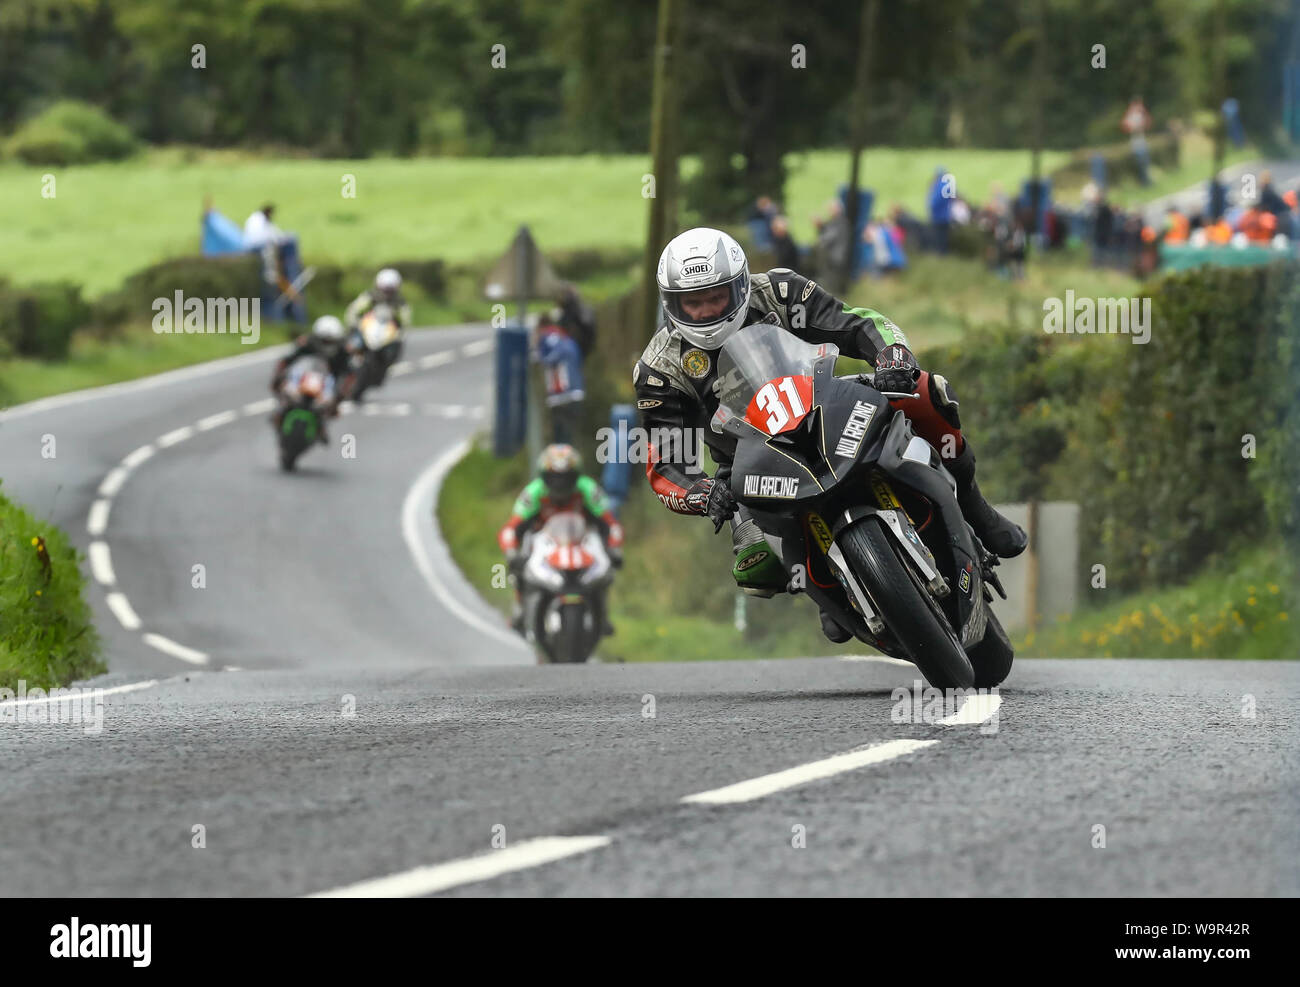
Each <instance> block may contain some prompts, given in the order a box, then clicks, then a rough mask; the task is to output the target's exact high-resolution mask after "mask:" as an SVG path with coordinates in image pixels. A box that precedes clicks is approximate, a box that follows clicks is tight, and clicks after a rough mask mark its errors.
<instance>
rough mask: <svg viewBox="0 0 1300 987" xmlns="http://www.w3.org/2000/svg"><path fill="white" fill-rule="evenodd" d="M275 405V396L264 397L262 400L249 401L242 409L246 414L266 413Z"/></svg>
mask: <svg viewBox="0 0 1300 987" xmlns="http://www.w3.org/2000/svg"><path fill="white" fill-rule="evenodd" d="M274 407H275V398H262V400H261V401H249V402H248V404H246V405H244V407H243V408H242V409H241V410H242V411H243V412H244V414H246V415H264V414H266V413H267V412H268V411H270V410H271V409H272V408H274Z"/></svg>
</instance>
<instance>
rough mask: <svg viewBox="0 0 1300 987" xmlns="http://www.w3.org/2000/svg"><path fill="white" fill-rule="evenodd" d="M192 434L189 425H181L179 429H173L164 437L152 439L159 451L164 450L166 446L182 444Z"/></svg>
mask: <svg viewBox="0 0 1300 987" xmlns="http://www.w3.org/2000/svg"><path fill="white" fill-rule="evenodd" d="M193 434H194V429H193V428H191V427H190V426H189V425H182V426H181V427H180V428H174V429H172V430H171V431H170V432H168V433H167V434H166V435H160V436H158V438H156V439H154V442H156V443H157V444H158V448H159V449H166V448H167V447H168V446H174V445H175V444H176V443H177V442H184V441H185V440H186V439H188V438H189V437H190V436H191V435H193Z"/></svg>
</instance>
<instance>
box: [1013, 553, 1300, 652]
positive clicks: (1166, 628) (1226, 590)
mask: <svg viewBox="0 0 1300 987" xmlns="http://www.w3.org/2000/svg"><path fill="white" fill-rule="evenodd" d="M1295 585H1296V583H1295V573H1294V572H1291V571H1289V567H1288V563H1287V559H1286V557H1285V556H1284V555H1283V553H1282V552H1281V551H1279V550H1278V549H1276V548H1261V549H1256V550H1254V551H1251V552H1247V553H1244V554H1242V555H1241V556H1238V557H1236V558H1234V559H1230V560H1228V561H1226V562H1224V563H1221V564H1210V565H1208V566H1207V567H1206V568H1205V569H1203V570H1202V572H1201V573H1200V575H1198V576H1197V577H1196V578H1194V579H1193V580H1192V581H1191V582H1189V583H1187V584H1186V585H1184V586H1178V587H1172V588H1170V589H1165V590H1161V591H1159V592H1155V593H1142V594H1136V595H1133V596H1129V597H1125V598H1124V599H1122V600H1117V601H1116V602H1115V603H1112V604H1109V605H1107V606H1104V607H1099V608H1097V609H1095V610H1085V611H1080V612H1077V613H1075V614H1074V615H1073V616H1070V617H1068V618H1067V619H1065V620H1058V621H1057V622H1056V623H1055V624H1053V625H1051V626H1049V627H1046V628H1041V629H1040V630H1039V632H1038V633H1036V634H1035V633H1027V634H1024V635H1021V637H1020V640H1019V641H1018V642H1017V648H1016V650H1017V653H1019V654H1022V655H1025V656H1027V657H1036V658H1070V657H1077V656H1080V655H1090V656H1101V657H1106V658H1116V657H1118V658H1252V659H1259V658H1264V659H1275V658H1283V659H1286V658H1289V659H1295V658H1300V637H1298V636H1297V632H1296V625H1295V604H1296V595H1295V594H1296V591H1295ZM1089 592H1093V593H1097V592H1100V591H1099V590H1090V591H1089Z"/></svg>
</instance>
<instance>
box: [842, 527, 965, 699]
mask: <svg viewBox="0 0 1300 987" xmlns="http://www.w3.org/2000/svg"><path fill="white" fill-rule="evenodd" d="M840 538H841V539H842V541H841V543H840V547H841V549H842V551H843V552H844V558H845V561H847V562H848V564H849V567H850V568H851V569H852V570H853V573H854V575H855V576H857V578H858V579H859V580H861V582H862V585H863V588H864V589H865V590H866V593H867V596H868V598H869V599H870V600H871V602H872V603H873V604H875V607H876V610H877V612H878V613H879V615H880V617H881V619H882V620H884V622H885V624H886V626H888V628H889V629H890V630H891V631H893V633H894V636H895V637H896V638H898V640H899V641H900V642H901V643H902V645H903V647H904V648H906V649H907V653H908V656H909V657H910V658H911V660H912V662H913V664H915V665H916V667H917V668H919V669H920V670H921V674H922V675H924V676H925V678H926V681H928V682H929V683H930V684H931V685H932V686H934V687H935V688H937V689H968V688H970V687H971V686H972V685H974V684H975V669H974V668H973V667H972V666H971V663H970V659H969V658H967V657H966V650H965V649H964V648H963V647H962V646H961V639H960V638H958V636H957V634H956V632H955V631H954V630H953V629H952V626H951V625H950V624H949V623H948V618H947V617H946V616H945V614H944V612H943V609H942V608H941V607H940V606H939V604H938V603H937V602H936V601H935V600H934V599H933V598H932V597H931V596H930V594H929V593H928V592H926V590H925V588H924V586H922V585H918V583H919V580H918V578H917V577H916V576H915V575H914V574H913V573H912V570H911V566H909V565H908V564H907V563H906V562H904V561H903V559H902V558H901V557H900V555H899V550H898V548H897V547H896V546H895V544H894V538H893V536H892V535H891V534H890V533H889V532H888V531H886V530H885V526H884V524H883V523H882V522H881V521H880V520H878V519H877V518H874V517H868V518H866V519H865V520H863V521H861V522H859V523H858V524H856V525H854V526H853V527H851V528H849V529H848V530H847V531H845V532H844V533H843V534H842V535H841V536H840Z"/></svg>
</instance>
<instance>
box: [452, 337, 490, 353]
mask: <svg viewBox="0 0 1300 987" xmlns="http://www.w3.org/2000/svg"><path fill="white" fill-rule="evenodd" d="M496 345H497V344H496V340H494V339H480V340H479V341H478V342H476V343H466V344H465V345H464V346H462V347H461V348H460V352H461V354H462V355H464V356H480V355H482V354H483V353H490V352H492V350H494V349H496Z"/></svg>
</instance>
